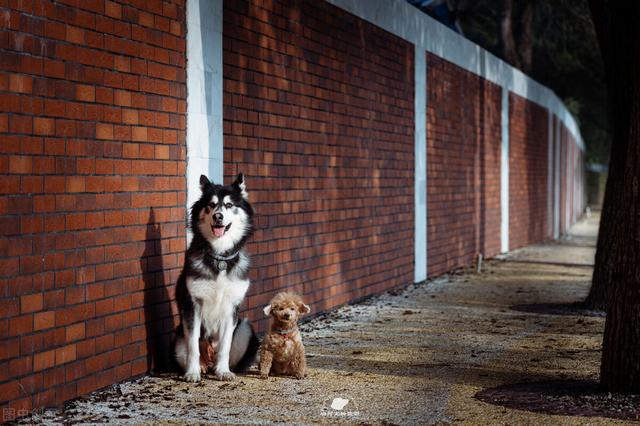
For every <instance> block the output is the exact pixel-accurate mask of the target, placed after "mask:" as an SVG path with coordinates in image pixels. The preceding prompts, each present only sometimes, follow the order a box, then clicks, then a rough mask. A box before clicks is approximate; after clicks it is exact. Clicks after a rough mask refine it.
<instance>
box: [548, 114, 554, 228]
mask: <svg viewBox="0 0 640 426" xmlns="http://www.w3.org/2000/svg"><path fill="white" fill-rule="evenodd" d="M547 115H548V117H549V118H548V123H549V125H548V128H549V130H548V132H547V224H548V227H549V229H548V230H547V236H549V237H552V236H553V113H552V112H551V110H550V109H548V110H547Z"/></svg>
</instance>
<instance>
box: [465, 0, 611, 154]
mask: <svg viewBox="0 0 640 426" xmlns="http://www.w3.org/2000/svg"><path fill="white" fill-rule="evenodd" d="M529 1H531V0H529ZM524 4H525V1H514V19H513V28H514V36H515V39H516V43H518V40H519V38H520V35H521V25H520V20H519V16H520V13H521V11H522V9H523V5H524ZM500 7H501V2H500V1H495V0H476V1H474V2H470V3H468V8H466V9H465V10H464V11H463V13H462V15H461V16H460V18H461V19H460V21H461V24H462V28H463V30H464V35H465V36H466V37H468V38H469V39H471V40H473V41H474V42H475V43H477V44H479V45H480V46H483V47H484V48H485V49H487V50H489V51H490V52H492V53H494V54H495V55H497V56H499V57H501V56H502V55H501V52H500V51H499V45H500V43H499V41H500V23H499V16H500ZM534 7H535V15H534V20H533V34H532V38H533V67H532V70H531V73H530V74H531V77H533V78H534V79H535V80H537V81H539V82H540V83H542V84H544V85H546V86H548V87H550V88H551V89H552V90H554V91H555V92H556V94H557V95H558V96H559V97H560V98H561V99H562V100H563V101H564V102H565V103H566V105H567V107H568V108H569V110H570V111H571V112H572V113H573V114H574V115H575V117H576V119H577V120H578V122H579V124H580V129H581V132H582V136H583V138H584V140H585V144H586V146H587V161H589V162H595V163H605V164H606V163H608V160H609V146H610V138H611V135H610V131H609V128H608V117H607V109H606V88H605V82H604V69H603V64H602V58H601V57H600V49H599V47H598V40H597V37H596V34H595V30H594V27H593V23H592V22H591V15H590V12H589V7H588V4H587V1H586V0H538V1H535V2H534Z"/></svg>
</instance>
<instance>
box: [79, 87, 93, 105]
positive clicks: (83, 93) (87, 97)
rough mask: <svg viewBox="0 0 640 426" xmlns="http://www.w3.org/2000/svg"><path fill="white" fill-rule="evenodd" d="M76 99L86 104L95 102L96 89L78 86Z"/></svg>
mask: <svg viewBox="0 0 640 426" xmlns="http://www.w3.org/2000/svg"><path fill="white" fill-rule="evenodd" d="M76 99H77V100H79V101H85V102H94V101H95V100H96V88H95V87H94V86H88V85H84V84H78V85H77V86H76Z"/></svg>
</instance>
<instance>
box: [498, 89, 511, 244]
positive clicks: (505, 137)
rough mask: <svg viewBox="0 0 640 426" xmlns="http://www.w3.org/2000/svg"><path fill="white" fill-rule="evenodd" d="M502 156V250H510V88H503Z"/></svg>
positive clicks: (501, 120) (501, 119)
mask: <svg viewBox="0 0 640 426" xmlns="http://www.w3.org/2000/svg"><path fill="white" fill-rule="evenodd" d="M500 124H501V128H502V144H501V157H500V251H501V252H502V253H506V252H508V251H509V89H507V88H505V87H503V88H502V114H501V118H500Z"/></svg>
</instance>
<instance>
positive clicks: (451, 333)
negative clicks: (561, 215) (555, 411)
mask: <svg viewBox="0 0 640 426" xmlns="http://www.w3.org/2000/svg"><path fill="white" fill-rule="evenodd" d="M596 227H597V217H593V218H591V219H589V220H586V221H583V222H581V223H580V224H578V225H577V226H576V227H574V230H573V231H574V232H573V236H572V237H571V238H569V239H566V240H563V241H561V242H559V243H550V244H546V245H540V246H534V247H529V248H527V249H524V250H519V251H516V252H515V253H513V254H510V255H509V256H507V257H506V258H504V259H496V260H490V261H487V262H485V263H484V265H483V268H482V271H481V272H480V273H478V272H477V271H475V269H474V270H468V271H459V272H457V273H454V274H451V275H449V276H445V277H441V278H438V279H435V280H432V281H429V282H427V283H426V284H421V285H411V286H409V287H408V288H406V289H404V290H402V291H396V292H392V293H387V294H384V295H382V296H380V297H377V298H373V299H369V300H367V301H365V302H363V303H360V304H357V305H351V306H345V307H343V308H341V309H339V310H337V311H334V312H331V313H329V314H327V315H325V316H322V317H318V318H315V319H314V320H312V321H310V322H308V323H306V324H304V325H303V327H302V328H303V339H304V341H305V345H306V348H307V353H308V365H309V376H308V377H307V378H306V379H304V380H300V381H298V380H294V379H288V378H269V379H268V380H260V379H259V378H257V377H256V375H255V372H250V373H249V374H247V375H244V376H242V377H239V378H238V380H237V381H235V382H231V383H221V382H217V381H215V380H214V379H212V378H211V377H207V378H206V379H205V380H204V381H203V382H201V383H199V384H188V383H185V382H183V381H181V380H179V379H178V378H177V377H176V376H175V375H163V376H146V377H142V378H139V379H136V380H133V381H129V382H125V383H121V384H118V385H114V386H112V387H110V388H108V389H106V390H103V391H100V392H96V393H94V394H92V395H90V396H88V397H87V398H84V399H81V400H77V401H73V402H71V403H68V404H67V405H66V406H65V407H64V408H61V409H50V410H46V411H45V412H43V413H38V416H32V417H31V418H26V419H23V420H22V422H23V423H28V422H31V421H37V422H44V423H47V424H57V423H62V422H71V423H97V422H109V423H118V424H141V423H147V424H150V423H154V424H157V423H166V424H185V423H188V424H195V423H212V424H220V423H224V424H274V423H278V424H292V425H293V424H295V425H300V424H327V423H335V424H384V425H389V424H403V425H404V424H446V423H467V424H611V423H616V422H621V421H619V420H612V419H607V418H603V417H580V416H561V415H553V416H551V415H547V414H543V413H534V412H530V411H523V410H518V409H511V408H505V407H502V406H496V405H492V404H488V403H486V402H482V401H481V398H476V394H478V392H481V391H484V390H487V389H491V388H494V387H496V386H500V385H506V384H512V383H521V382H535V381H544V380H563V379H576V380H594V379H597V374H598V368H599V360H600V346H601V336H602V330H603V327H604V318H603V317H602V316H598V315H595V316H582V315H580V314H579V313H572V312H563V314H562V315H557V314H554V312H551V313H545V312H546V311H545V310H544V309H542V310H540V309H538V310H536V309H535V307H536V306H538V305H544V304H558V303H560V304H570V303H573V302H577V301H580V300H581V299H582V298H583V297H584V296H585V295H586V293H587V291H588V287H589V280H590V276H591V266H590V265H591V264H592V263H593V252H594V248H593V246H594V245H595V234H596ZM521 305H527V306H533V308H534V309H533V310H528V311H527V310H522V309H517V307H518V306H521ZM512 307H515V308H516V309H512ZM346 400H348V402H346ZM340 401H342V403H343V404H345V403H346V404H345V405H344V407H343V408H342V410H336V409H333V408H332V407H331V406H332V403H334V406H335V404H337V403H339V402H340ZM621 423H622V422H621Z"/></svg>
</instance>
